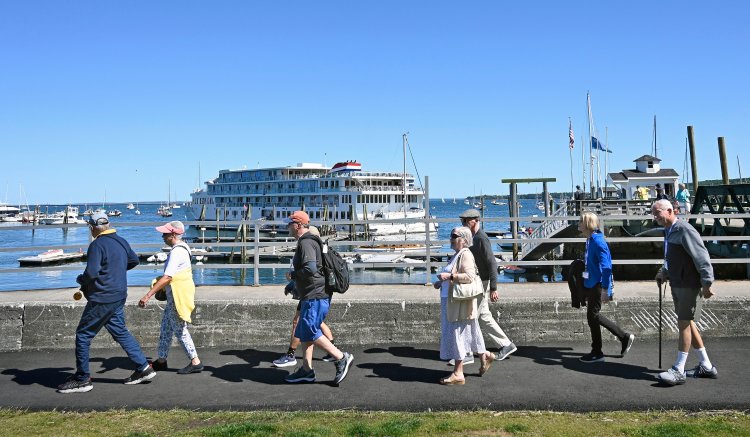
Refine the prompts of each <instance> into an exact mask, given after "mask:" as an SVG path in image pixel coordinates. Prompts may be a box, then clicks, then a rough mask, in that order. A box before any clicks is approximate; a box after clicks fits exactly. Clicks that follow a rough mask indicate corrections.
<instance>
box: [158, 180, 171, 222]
mask: <svg viewBox="0 0 750 437" xmlns="http://www.w3.org/2000/svg"><path fill="white" fill-rule="evenodd" d="M171 202H172V181H169V189H168V190H167V204H166V205H161V206H159V209H158V210H156V215H160V216H162V217H172V208H170V207H169V205H170V203H171Z"/></svg>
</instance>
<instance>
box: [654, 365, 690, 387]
mask: <svg viewBox="0 0 750 437" xmlns="http://www.w3.org/2000/svg"><path fill="white" fill-rule="evenodd" d="M657 378H658V379H659V381H661V382H663V383H664V384H667V385H680V384H684V383H685V374H684V373H682V372H680V371H679V370H677V369H675V368H674V367H670V368H669V370H667V371H666V372H661V373H660V374H659V376H657Z"/></svg>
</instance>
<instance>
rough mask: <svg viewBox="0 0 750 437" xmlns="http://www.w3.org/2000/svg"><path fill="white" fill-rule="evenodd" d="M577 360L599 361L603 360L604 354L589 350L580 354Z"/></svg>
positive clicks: (584, 361)
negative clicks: (584, 353) (582, 354)
mask: <svg viewBox="0 0 750 437" xmlns="http://www.w3.org/2000/svg"><path fill="white" fill-rule="evenodd" d="M579 360H580V361H581V362H583V363H601V362H604V354H603V353H601V352H591V353H588V354H586V355H584V356H582V357H581V358H579Z"/></svg>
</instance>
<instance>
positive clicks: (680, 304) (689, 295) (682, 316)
mask: <svg viewBox="0 0 750 437" xmlns="http://www.w3.org/2000/svg"><path fill="white" fill-rule="evenodd" d="M700 294H701V289H700V288H679V287H672V300H673V301H674V312H675V313H677V320H700V318H701V306H702V303H703V300H702V299H699V298H698V296H699V295H700Z"/></svg>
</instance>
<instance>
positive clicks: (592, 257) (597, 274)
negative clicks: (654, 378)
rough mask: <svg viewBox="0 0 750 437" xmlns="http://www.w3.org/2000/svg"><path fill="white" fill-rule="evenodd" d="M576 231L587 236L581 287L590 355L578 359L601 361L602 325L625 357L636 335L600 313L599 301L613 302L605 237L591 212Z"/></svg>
mask: <svg viewBox="0 0 750 437" xmlns="http://www.w3.org/2000/svg"><path fill="white" fill-rule="evenodd" d="M578 230H579V231H581V233H582V234H583V236H584V237H586V253H585V256H584V261H583V262H584V264H585V270H584V271H583V287H584V291H585V294H586V296H587V298H586V301H587V308H588V309H587V310H586V319H587V320H588V322H589V328H590V329H591V352H590V353H588V354H586V355H584V356H582V357H581V358H580V359H581V361H583V362H584V363H596V362H601V361H604V353H603V352H602V330H601V327H602V326H604V327H605V328H607V330H608V331H609V332H611V333H612V334H614V335H615V336H616V337H617V338H618V339H619V340H620V343H621V344H622V349H621V351H620V356H621V357H624V356H625V354H626V353H627V352H628V351H629V350H630V347H631V346H632V345H633V340H635V336H634V335H633V334H629V333H627V332H625V331H623V330H622V328H620V327H619V326H617V324H615V322H613V321H611V320H609V319H608V318H606V317H605V316H604V315H603V314H601V313H600V312H599V311H601V309H602V302H607V303H609V302H610V301H611V300H612V296H613V291H612V285H613V284H612V256H611V255H610V253H609V246H608V245H607V242H606V241H605V240H604V235H603V234H602V232H601V231H600V230H599V217H597V216H596V214H594V213H592V212H584V213H582V214H581V221H580V222H579V223H578Z"/></svg>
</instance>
